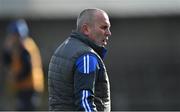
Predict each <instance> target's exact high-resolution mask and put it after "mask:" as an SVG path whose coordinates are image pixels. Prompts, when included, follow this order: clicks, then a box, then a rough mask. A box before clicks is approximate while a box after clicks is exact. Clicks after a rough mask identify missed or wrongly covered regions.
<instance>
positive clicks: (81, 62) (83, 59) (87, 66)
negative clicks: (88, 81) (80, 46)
mask: <svg viewBox="0 0 180 112" xmlns="http://www.w3.org/2000/svg"><path fill="white" fill-rule="evenodd" d="M75 65H76V68H77V69H78V70H79V71H80V72H81V73H86V74H88V73H91V72H93V71H95V70H96V68H97V66H98V58H97V56H96V54H94V53H91V52H88V53H84V54H82V55H80V56H79V57H78V58H77V60H76V63H75Z"/></svg>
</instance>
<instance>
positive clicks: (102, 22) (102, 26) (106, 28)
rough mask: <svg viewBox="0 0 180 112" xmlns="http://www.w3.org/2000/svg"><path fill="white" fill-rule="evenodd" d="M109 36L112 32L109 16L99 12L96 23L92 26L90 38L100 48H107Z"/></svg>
mask: <svg viewBox="0 0 180 112" xmlns="http://www.w3.org/2000/svg"><path fill="white" fill-rule="evenodd" d="M109 36H111V32H110V22H109V18H108V15H107V14H106V13H102V12H97V13H96V16H95V19H94V23H93V25H92V26H90V33H89V37H90V38H91V39H92V40H93V41H94V42H95V43H96V44H98V45H99V46H102V47H105V46H106V45H107V41H108V37H109Z"/></svg>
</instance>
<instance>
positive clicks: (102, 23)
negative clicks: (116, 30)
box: [48, 9, 111, 111]
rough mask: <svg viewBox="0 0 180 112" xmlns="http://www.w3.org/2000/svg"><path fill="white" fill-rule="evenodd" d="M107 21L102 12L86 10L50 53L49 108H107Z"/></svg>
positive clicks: (98, 109) (99, 109) (108, 99)
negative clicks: (73, 28)
mask: <svg viewBox="0 0 180 112" xmlns="http://www.w3.org/2000/svg"><path fill="white" fill-rule="evenodd" d="M110 35H111V32H110V22H109V18H108V15H107V13H106V12H105V11H103V10H100V9H85V10H83V11H82V12H81V13H80V15H79V17H78V18H77V29H76V32H72V34H71V35H70V37H69V38H67V39H66V40H65V41H64V42H63V43H62V44H61V45H60V46H59V47H58V48H57V50H56V51H55V53H54V54H53V56H52V58H51V61H50V65H49V72H48V89H49V109H50V110H80V111H110V109H111V103H110V88H109V80H108V76H107V71H106V68H105V65H104V63H103V61H102V59H103V58H104V55H105V52H106V49H105V46H106V45H107V40H108V36H110Z"/></svg>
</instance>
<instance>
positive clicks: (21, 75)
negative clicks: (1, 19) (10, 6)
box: [2, 19, 44, 110]
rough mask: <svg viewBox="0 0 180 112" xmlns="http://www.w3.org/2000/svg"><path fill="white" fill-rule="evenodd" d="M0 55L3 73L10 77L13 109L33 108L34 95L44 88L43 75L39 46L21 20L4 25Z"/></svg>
mask: <svg viewBox="0 0 180 112" xmlns="http://www.w3.org/2000/svg"><path fill="white" fill-rule="evenodd" d="M2 57H3V63H4V68H5V69H6V74H7V75H8V77H11V79H12V81H11V82H10V85H12V86H13V87H12V89H13V90H15V94H16V97H17V100H16V104H17V105H16V108H17V110H35V109H36V106H37V105H36V102H37V101H35V98H37V97H35V94H37V93H38V94H37V95H40V94H39V93H42V92H43V90H44V74H43V70H42V63H41V57H40V52H39V48H38V46H37V45H36V44H35V42H34V41H33V39H32V38H30V37H29V29H28V26H27V24H26V22H25V20H23V19H18V20H15V21H12V22H11V23H10V24H9V25H8V27H7V38H6V40H5V43H4V49H3V56H2Z"/></svg>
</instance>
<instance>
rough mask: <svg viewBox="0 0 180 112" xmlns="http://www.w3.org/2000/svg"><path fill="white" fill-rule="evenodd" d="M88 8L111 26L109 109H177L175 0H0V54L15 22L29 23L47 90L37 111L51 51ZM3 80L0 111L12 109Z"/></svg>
mask: <svg viewBox="0 0 180 112" xmlns="http://www.w3.org/2000/svg"><path fill="white" fill-rule="evenodd" d="M92 7H96V8H100V9H103V10H105V11H106V12H107V13H108V14H109V16H110V21H111V25H112V26H111V32H112V36H111V37H110V38H109V40H110V41H109V44H108V54H107V56H106V58H105V64H106V67H107V70H108V74H109V78H110V83H111V99H112V110H123V111H125V110H128V111H130V110H180V81H179V80H180V1H179V0H0V45H1V47H0V49H1V48H2V44H3V42H4V39H5V37H6V27H7V24H8V23H9V22H10V21H11V20H12V19H16V18H24V19H25V20H26V21H27V23H28V25H29V30H30V36H31V37H32V38H33V39H34V41H35V42H36V44H37V45H38V47H39V49H40V53H41V56H42V63H43V70H44V75H45V76H44V77H45V82H44V83H45V91H44V93H43V95H42V99H41V101H40V107H39V108H38V110H48V89H47V73H48V64H49V61H50V58H51V56H52V54H53V52H54V50H55V49H56V48H57V47H58V46H59V44H60V43H61V42H62V41H63V40H65V39H66V38H67V36H69V34H70V33H71V32H72V30H74V29H75V28H76V17H77V16H78V14H79V13H80V12H81V11H82V10H83V9H84V8H92ZM0 71H1V69H0ZM5 75H6V74H3V73H2V72H0V83H1V84H0V85H1V86H0V93H3V94H1V95H0V100H1V101H0V110H13V108H14V107H13V105H11V103H10V102H13V98H11V97H12V96H11V95H9V94H8V93H6V92H8V91H7V90H6V86H7V85H6V84H4V82H5V80H3V77H5ZM3 85H4V86H3ZM3 90H6V91H5V92H3ZM7 99H10V100H7ZM9 104H10V105H9ZM8 105H9V106H8Z"/></svg>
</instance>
